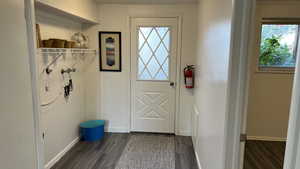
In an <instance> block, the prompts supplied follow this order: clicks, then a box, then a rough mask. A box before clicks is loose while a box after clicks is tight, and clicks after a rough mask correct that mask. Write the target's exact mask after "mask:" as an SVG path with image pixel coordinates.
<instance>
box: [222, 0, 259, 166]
mask: <svg viewBox="0 0 300 169" xmlns="http://www.w3.org/2000/svg"><path fill="white" fill-rule="evenodd" d="M233 3H234V4H233V16H232V23H231V42H230V43H231V44H230V46H231V47H230V59H229V72H228V73H229V74H228V81H229V84H228V87H227V103H226V119H225V142H224V157H225V159H224V167H223V168H226V169H242V168H243V165H242V163H243V158H241V157H242V156H243V153H244V152H243V149H244V147H243V146H244V143H242V144H241V142H240V134H241V133H243V132H244V131H243V130H245V128H246V121H245V116H246V114H245V112H246V111H245V110H246V108H247V98H248V97H247V96H248V86H249V85H248V83H249V81H248V79H249V58H250V56H249V55H248V48H249V47H248V44H249V39H250V33H249V32H250V31H251V30H253V29H252V28H251V27H249V26H248V25H249V24H250V25H252V24H251V22H253V20H254V10H255V0H252V1H248V0H241V1H237V0H235V1H233Z"/></svg>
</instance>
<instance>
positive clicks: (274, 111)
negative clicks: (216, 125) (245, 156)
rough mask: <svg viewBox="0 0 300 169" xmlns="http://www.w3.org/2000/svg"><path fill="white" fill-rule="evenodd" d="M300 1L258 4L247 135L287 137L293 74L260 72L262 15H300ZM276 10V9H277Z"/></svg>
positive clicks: (252, 55)
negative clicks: (258, 70) (258, 69)
mask: <svg viewBox="0 0 300 169" xmlns="http://www.w3.org/2000/svg"><path fill="white" fill-rule="evenodd" d="M299 8H300V3H299V2H298V3H295V2H290V3H289V2H286V3H282V2H281V3H280V2H278V3H276V2H275V3H258V4H257V9H256V25H255V31H254V35H253V36H252V37H254V38H253V39H252V43H251V46H250V49H251V51H250V56H251V70H250V89H249V90H250V92H249V103H248V104H249V105H248V112H247V113H248V119H247V134H248V136H250V138H251V137H253V136H254V138H255V137H256V138H265V139H271V140H272V139H275V140H277V139H279V140H282V139H283V140H284V139H285V138H286V135H287V127H288V119H289V107H290V101H291V92H292V85H293V76H294V74H276V73H275V74H274V73H273V74H272V73H261V72H257V60H258V57H259V43H260V24H261V20H262V18H263V17H298V18H299V17H300V11H299ZM274 11H276V12H274Z"/></svg>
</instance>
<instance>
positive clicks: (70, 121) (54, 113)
mask: <svg viewBox="0 0 300 169" xmlns="http://www.w3.org/2000/svg"><path fill="white" fill-rule="evenodd" d="M36 22H37V23H38V24H39V25H40V32H41V38H42V39H49V38H58V39H66V40H71V36H72V35H73V34H74V33H76V32H80V31H81V30H82V25H81V23H78V22H75V21H72V20H68V19H66V18H63V17H59V16H56V15H54V14H50V13H46V12H44V11H39V10H37V11H36ZM37 56H38V68H39V69H38V70H39V73H38V74H39V77H38V78H39V82H40V93H41V97H40V98H41V103H42V104H45V103H48V102H52V101H53V103H51V104H49V105H47V106H43V107H42V108H41V115H40V120H41V121H40V124H41V130H42V132H44V135H45V136H44V154H45V156H44V157H45V159H44V162H45V165H46V167H48V168H49V166H51V165H52V164H53V159H55V158H57V156H58V155H59V154H60V153H61V152H62V151H63V150H64V149H65V148H66V147H67V146H68V145H69V144H70V143H72V142H74V140H77V139H78V137H79V124H80V122H82V121H84V120H85V119H86V114H85V106H84V104H85V101H84V99H85V98H84V96H85V80H84V69H83V67H82V65H81V64H82V63H81V62H80V61H78V58H77V59H76V58H75V57H73V56H71V55H70V54H67V55H66V56H65V57H61V58H60V59H59V60H57V61H56V63H55V64H53V65H52V66H51V67H50V69H52V70H53V71H52V72H51V73H50V74H49V75H47V74H46V73H45V72H43V69H45V67H46V65H48V64H49V63H50V62H51V61H52V59H53V57H52V56H51V55H49V56H46V55H42V54H39V55H37ZM76 62H80V64H77V66H75V68H76V72H74V73H71V77H72V81H73V85H74V90H73V91H72V92H71V95H70V97H69V98H68V99H65V98H64V94H63V93H64V89H63V87H64V84H65V81H64V79H63V77H62V75H61V70H62V69H67V68H70V67H72V65H73V64H74V63H76ZM66 77H67V76H65V78H66ZM46 85H47V86H48V90H49V91H48V92H45V86H46ZM54 100H55V101H54ZM51 160H52V161H51Z"/></svg>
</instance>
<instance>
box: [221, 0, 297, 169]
mask: <svg viewBox="0 0 300 169" xmlns="http://www.w3.org/2000/svg"><path fill="white" fill-rule="evenodd" d="M255 5H256V3H255V0H252V1H248V0H242V1H237V0H235V1H234V6H233V7H234V13H233V19H232V20H233V21H232V31H231V34H232V35H231V51H230V52H231V53H230V65H229V81H230V83H229V85H228V89H227V93H228V96H227V103H226V121H225V137H226V138H225V143H224V147H225V151H224V156H225V159H224V160H225V161H224V167H223V168H226V169H242V168H241V167H242V166H241V160H243V159H242V158H243V157H242V158H241V147H240V142H239V136H240V133H241V130H242V129H243V127H244V125H245V122H244V121H243V120H244V119H243V116H245V115H246V114H245V111H244V110H245V107H246V106H247V103H245V99H246V97H247V72H248V70H249V69H248V59H249V57H250V56H249V55H248V53H247V50H246V49H247V48H246V47H247V46H245V43H247V41H248V38H247V36H245V33H249V28H248V27H247V26H245V27H243V26H242V25H247V24H241V23H242V22H245V21H246V22H249V21H250V20H251V19H250V18H251V17H252V20H253V18H254V17H253V13H252V14H251V12H249V11H252V12H253V11H254V10H255ZM248 36H249V35H248ZM298 38H300V37H298ZM298 45H299V47H300V44H298ZM242 56H245V57H242ZM297 57H298V58H300V51H298V53H297ZM238 72H239V73H238ZM299 130H300V59H297V64H296V69H295V76H294V84H293V90H292V100H291V106H290V117H289V127H288V136H287V145H286V150H285V158H284V167H283V169H297V167H298V168H299V164H297V160H296V159H299V157H300V148H299V147H298V146H299V144H300V138H299V136H300V134H299ZM297 165H298V166H297Z"/></svg>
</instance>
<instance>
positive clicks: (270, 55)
mask: <svg viewBox="0 0 300 169" xmlns="http://www.w3.org/2000/svg"><path fill="white" fill-rule="evenodd" d="M279 40H280V36H277V37H276V36H274V35H273V36H272V37H271V38H266V39H264V40H263V42H262V44H261V46H260V57H259V64H260V65H264V66H276V65H277V66H280V65H284V64H285V63H287V62H288V61H289V60H291V58H292V57H293V54H292V53H291V52H290V49H289V47H288V46H287V45H285V44H284V45H281V44H280V42H279Z"/></svg>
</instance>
